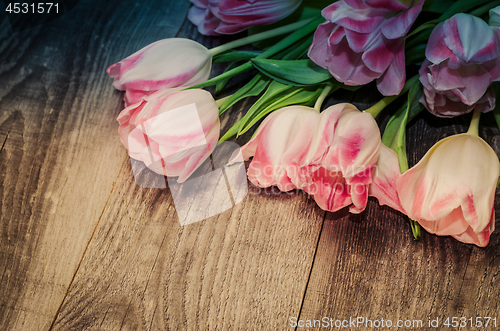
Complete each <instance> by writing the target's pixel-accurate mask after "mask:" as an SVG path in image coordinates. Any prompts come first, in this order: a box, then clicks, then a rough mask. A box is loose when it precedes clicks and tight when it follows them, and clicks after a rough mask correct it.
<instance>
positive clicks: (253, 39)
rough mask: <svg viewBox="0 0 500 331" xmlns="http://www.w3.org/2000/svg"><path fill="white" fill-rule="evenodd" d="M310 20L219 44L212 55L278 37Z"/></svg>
mask: <svg viewBox="0 0 500 331" xmlns="http://www.w3.org/2000/svg"><path fill="white" fill-rule="evenodd" d="M308 22H310V19H308V20H302V21H299V22H295V23H292V24H288V25H285V26H281V27H279V28H276V29H272V30H269V31H265V32H261V33H257V34H254V35H251V36H248V37H245V38H241V39H238V40H234V41H231V42H228V43H226V44H224V45H220V46H217V47H214V48H212V49H210V54H212V56H215V55H217V54H220V53H223V52H225V51H228V50H230V49H233V48H237V47H240V46H243V45H247V44H251V43H255V42H257V41H261V40H264V39H269V38H272V37H276V36H279V35H282V34H285V33H287V32H291V31H295V30H297V29H300V28H301V27H303V26H304V25H306V24H307V23H308Z"/></svg>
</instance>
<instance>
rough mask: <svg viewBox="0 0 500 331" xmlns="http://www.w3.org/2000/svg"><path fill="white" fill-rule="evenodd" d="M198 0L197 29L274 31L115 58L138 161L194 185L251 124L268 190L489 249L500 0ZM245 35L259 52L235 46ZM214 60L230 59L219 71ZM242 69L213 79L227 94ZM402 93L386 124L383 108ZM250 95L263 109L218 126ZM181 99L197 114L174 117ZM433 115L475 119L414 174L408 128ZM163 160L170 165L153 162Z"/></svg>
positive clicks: (258, 175) (226, 79)
mask: <svg viewBox="0 0 500 331" xmlns="http://www.w3.org/2000/svg"><path fill="white" fill-rule="evenodd" d="M191 1H192V2H193V6H192V7H191V9H190V11H189V14H188V18H189V20H190V21H191V22H192V23H193V24H195V25H196V26H197V28H198V30H199V32H200V33H201V34H204V35H220V34H234V33H238V32H241V31H244V30H246V29H248V28H250V27H253V26H256V25H266V26H264V27H253V28H252V29H251V32H253V33H249V35H248V36H247V37H244V38H242V39H237V40H234V41H232V42H229V43H226V44H223V45H221V46H218V47H215V48H212V49H207V48H205V47H204V46H202V45H201V44H199V43H197V42H195V41H192V40H188V39H181V38H171V39H164V40H159V41H157V42H155V43H153V44H151V45H149V46H146V47H145V48H143V49H141V50H139V51H138V52H136V53H135V54H132V55H130V56H129V57H127V58H125V59H123V60H121V61H119V62H117V63H115V64H113V65H111V66H110V67H109V68H108V70H107V72H108V74H109V76H110V77H112V78H114V81H113V86H114V87H116V88H117V89H118V90H121V91H125V96H124V101H125V109H124V110H123V111H122V112H121V113H120V115H119V116H118V122H119V135H120V138H121V140H122V142H123V144H124V145H125V147H126V148H127V149H128V152H129V155H130V157H132V158H134V159H137V160H139V161H143V162H144V163H145V164H146V166H148V167H149V168H150V169H151V170H153V171H154V172H156V173H158V174H162V175H165V176H169V177H178V182H179V183H182V182H183V181H185V180H186V179H188V178H189V176H190V175H192V174H193V172H194V171H195V170H196V169H197V168H198V167H199V166H200V164H202V163H203V162H204V161H205V160H206V159H207V158H208V157H209V156H210V154H211V153H212V151H213V150H214V148H215V146H216V145H217V143H219V142H221V141H224V140H227V139H230V138H233V137H238V136H240V135H242V134H243V133H245V132H248V131H251V132H254V133H253V136H252V138H251V139H250V141H248V142H247V143H246V144H244V146H243V147H241V149H240V152H241V154H240V155H242V156H243V158H244V159H245V160H249V159H251V162H250V164H249V165H248V170H247V176H248V179H249V180H250V181H251V182H252V183H253V184H254V185H256V186H258V187H262V188H265V187H270V186H276V187H277V188H279V190H281V191H289V190H295V189H299V190H303V191H305V192H306V193H308V194H309V195H310V196H311V197H313V198H314V200H315V201H316V203H317V204H318V205H319V207H321V208H322V209H324V210H327V211H332V212H335V211H337V210H339V209H341V208H344V207H347V206H349V211H350V212H352V213H360V212H362V211H363V210H364V209H365V207H366V205H367V200H368V197H369V196H373V197H375V198H376V199H377V200H378V201H379V203H380V204H385V205H388V206H390V207H391V208H394V209H395V210H398V211H400V212H402V213H404V214H406V215H408V217H409V219H410V225H411V229H412V231H413V234H414V237H415V238H416V239H418V238H419V236H420V227H423V228H424V229H425V230H426V231H427V232H429V233H434V234H437V235H443V236H453V237H454V238H456V239H457V240H459V241H462V242H465V243H472V244H475V245H478V246H486V245H487V244H488V241H489V238H490V234H491V233H492V231H493V230H494V224H495V217H494V208H493V206H494V196H495V189H496V187H497V182H498V179H499V176H500V163H499V160H498V157H497V155H496V153H495V152H494V151H493V149H492V148H491V147H490V146H489V145H488V144H487V143H486V142H485V141H484V140H483V139H482V138H480V137H479V135H478V125H479V118H480V115H481V113H484V112H488V111H493V112H494V115H495V119H496V120H497V122H498V124H500V106H499V107H496V103H495V98H496V97H498V96H499V95H500V88H499V87H500V86H499V85H496V84H497V83H496V82H498V81H500V6H499V5H500V1H498V0H496V1H491V0H476V1H473V0H458V1H453V0H434V1H432V0H427V1H425V2H424V0H338V1H328V2H326V3H325V1H324V0H322V1H321V2H320V3H321V4H322V6H323V7H322V8H320V9H318V8H314V6H310V3H309V4H308V3H306V2H307V1H305V0H304V2H303V3H302V1H301V0H210V1H207V0H204V1H203V0H191ZM312 2H314V1H312ZM314 3H315V4H317V3H318V2H317V1H316V2H314ZM308 6H310V7H308ZM267 25H270V26H267ZM256 31H257V32H256ZM259 31H260V32H259ZM265 39H271V40H272V42H270V43H269V42H268V43H267V44H266V43H265V42H264V43H263V42H262V41H263V40H265ZM255 43H257V44H255ZM259 43H260V44H259ZM246 44H254V45H256V47H255V46H254V47H251V48H250V47H246V48H245V49H244V50H241V49H239V50H238V48H239V47H241V46H243V45H246ZM259 47H260V48H259ZM249 49H250V50H249ZM213 62H214V63H215V62H218V63H223V62H227V63H229V65H228V66H227V68H226V70H225V71H224V72H223V73H222V74H220V75H218V76H216V77H213V78H211V79H209V77H210V73H211V68H212V63H213ZM250 70H252V71H250ZM407 70H408V72H412V70H413V72H414V73H415V75H414V76H413V77H407ZM248 71H250V72H248ZM245 72H246V74H244V75H243V76H241V77H243V78H245V79H247V80H246V81H245V80H244V81H243V83H241V79H240V80H239V81H240V82H239V83H238V84H239V85H238V86H241V88H239V89H238V90H237V91H236V92H235V93H233V94H231V95H229V96H226V97H224V98H220V99H218V100H215V98H214V96H213V94H212V93H210V92H208V91H207V90H204V89H203V88H205V87H208V86H215V93H214V94H215V95H217V94H219V93H220V92H222V91H225V90H227V89H228V88H227V86H231V84H230V83H231V79H232V78H233V77H235V76H237V75H241V74H243V73H245ZM372 81H375V82H376V87H377V89H378V91H380V93H381V94H382V95H383V97H382V99H381V100H380V101H379V102H378V103H376V104H375V105H374V106H372V107H370V108H368V109H362V110H358V109H357V108H356V107H355V106H353V105H351V104H348V103H340V104H335V105H333V106H330V107H328V108H326V109H322V104H323V101H324V100H325V98H327V97H328V95H329V94H330V93H332V92H334V91H336V90H339V89H347V90H356V89H358V88H359V87H361V86H363V85H366V84H369V83H371V82H372ZM228 84H229V85H228ZM234 86H235V84H233V90H234ZM211 90H212V91H213V90H214V89H212V88H211ZM401 96H404V98H405V99H404V100H405V101H404V103H403V105H402V106H401V107H400V108H399V109H398V110H397V111H396V112H395V113H394V114H392V116H391V118H390V120H389V122H388V123H387V125H385V127H384V128H383V134H381V131H380V128H379V127H378V125H377V122H376V121H375V117H376V116H377V115H378V114H379V113H380V112H381V111H382V110H383V109H384V108H385V107H386V106H387V105H388V104H389V103H391V102H392V101H393V100H395V99H396V98H398V97H401ZM255 97H258V99H257V98H255ZM245 98H253V99H251V100H253V101H254V103H253V104H252V106H251V107H250V108H249V109H248V110H247V111H246V113H245V114H244V115H243V116H242V117H241V118H240V119H239V120H238V121H237V122H236V123H235V124H234V125H233V126H232V127H231V128H230V129H229V130H228V131H227V132H222V133H221V132H220V120H219V118H220V117H221V116H224V113H225V112H226V111H228V110H229V109H230V108H231V107H232V106H233V105H234V104H236V103H238V102H240V101H241V100H243V99H245ZM185 107H194V108H193V109H195V110H196V112H197V113H196V114H197V117H198V120H193V118H192V117H190V116H187V115H186V116H184V115H183V112H179V111H178V110H179V109H184V108H185ZM424 110H427V111H429V112H431V113H432V114H434V115H435V116H437V117H455V116H461V115H463V114H467V113H470V112H473V115H472V120H471V123H470V127H469V129H468V131H467V132H466V133H461V134H456V135H453V136H450V137H447V138H445V139H443V140H441V141H438V142H437V143H436V144H435V145H434V146H433V147H432V148H431V149H430V150H429V151H428V152H427V153H426V154H425V156H424V157H423V158H422V159H421V160H420V161H419V162H418V163H417V164H416V165H415V166H413V167H412V168H410V169H409V167H408V162H407V157H406V126H407V124H408V123H409V122H410V121H411V120H412V119H413V118H414V117H415V116H417V115H418V114H419V113H420V112H421V111H424ZM160 115H161V116H160ZM156 118H158V119H157V120H156ZM145 136H146V138H147V139H145V138H144V137H145ZM152 155H153V156H154V157H155V158H158V159H160V160H161V162H156V163H153V162H148V160H151V158H152Z"/></svg>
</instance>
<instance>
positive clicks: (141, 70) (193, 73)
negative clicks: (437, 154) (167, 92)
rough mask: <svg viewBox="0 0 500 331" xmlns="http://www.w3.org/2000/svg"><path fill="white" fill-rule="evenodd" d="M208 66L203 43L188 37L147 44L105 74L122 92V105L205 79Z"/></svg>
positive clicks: (209, 67)
mask: <svg viewBox="0 0 500 331" xmlns="http://www.w3.org/2000/svg"><path fill="white" fill-rule="evenodd" d="M211 67H212V55H211V54H210V51H209V50H208V49H207V48H206V47H205V46H203V45H201V44H199V43H197V42H195V41H193V40H189V39H183V38H169V39H163V40H159V41H157V42H155V43H152V44H151V45H148V46H146V47H144V48H143V49H141V50H140V51H138V52H136V53H134V54H132V55H130V56H129V57H127V58H125V59H123V60H121V61H119V62H117V63H115V64H112V65H111V66H109V68H108V69H107V73H108V75H109V76H110V77H111V78H114V81H113V86H114V87H115V88H117V89H118V90H120V91H126V93H125V99H124V100H125V106H129V105H131V104H134V103H136V102H138V101H139V100H140V99H141V98H142V97H144V96H146V95H149V94H151V93H153V92H155V91H158V90H160V89H165V88H174V87H180V86H186V87H187V86H192V85H196V84H200V83H203V82H205V81H206V80H207V79H208V77H209V75H210V69H211Z"/></svg>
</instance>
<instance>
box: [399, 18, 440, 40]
mask: <svg viewBox="0 0 500 331" xmlns="http://www.w3.org/2000/svg"><path fill="white" fill-rule="evenodd" d="M437 24H438V22H436V21H429V22H425V23H424V24H422V25H420V26H419V27H417V28H416V29H415V30H413V31H412V32H411V33H409V34H407V35H406V37H405V39H408V38H410V37H411V36H413V35H415V34H417V33H419V32H420V31H422V30H425V29H433V28H434V27H435V26H436V25H437Z"/></svg>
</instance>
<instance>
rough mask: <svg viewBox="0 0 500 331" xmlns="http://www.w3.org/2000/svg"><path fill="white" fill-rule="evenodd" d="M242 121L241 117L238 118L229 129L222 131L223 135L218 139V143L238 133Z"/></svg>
mask: <svg viewBox="0 0 500 331" xmlns="http://www.w3.org/2000/svg"><path fill="white" fill-rule="evenodd" d="M242 123H243V121H242V119H241V118H240V119H239V121H238V122H236V123H235V124H234V125H233V126H232V127H230V128H229V130H227V132H226V133H224V135H223V136H222V137H221V138H220V139H219V144H220V143H221V142H222V141H226V140H228V139H229V138H231V137H233V136H235V135H237V134H238V131H240V128H241V125H242Z"/></svg>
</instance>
